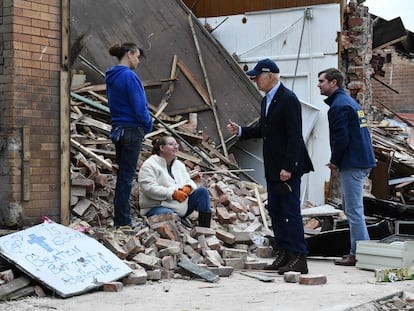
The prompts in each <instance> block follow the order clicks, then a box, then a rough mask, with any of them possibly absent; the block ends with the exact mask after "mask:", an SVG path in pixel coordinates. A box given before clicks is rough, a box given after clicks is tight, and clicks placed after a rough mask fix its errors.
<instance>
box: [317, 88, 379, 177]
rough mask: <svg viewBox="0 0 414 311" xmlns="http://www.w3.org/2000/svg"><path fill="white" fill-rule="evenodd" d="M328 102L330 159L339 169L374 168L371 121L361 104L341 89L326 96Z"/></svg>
mask: <svg viewBox="0 0 414 311" xmlns="http://www.w3.org/2000/svg"><path fill="white" fill-rule="evenodd" d="M325 103H326V104H327V105H328V106H329V107H330V108H329V110H328V119H329V137H330V145H331V160H330V162H331V163H332V164H334V165H336V166H337V167H338V168H339V169H340V170H341V169H346V168H372V167H375V166H376V161H375V155H374V150H373V148H372V142H371V135H370V133H369V130H368V123H367V120H366V118H365V114H364V112H363V111H362V109H361V107H360V106H359V105H358V103H357V102H356V101H355V100H354V99H353V98H352V97H351V96H349V95H348V94H347V93H346V92H345V90H344V89H342V88H339V89H337V90H336V91H335V92H334V93H333V94H331V95H330V96H329V97H328V98H326V99H325Z"/></svg>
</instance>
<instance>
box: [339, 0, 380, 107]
mask: <svg viewBox="0 0 414 311" xmlns="http://www.w3.org/2000/svg"><path fill="white" fill-rule="evenodd" d="M343 29H344V32H343V37H342V38H343V39H342V51H341V60H342V64H341V65H342V69H341V70H342V72H344V73H345V75H346V77H347V80H346V88H347V89H348V90H349V93H350V95H351V96H352V97H353V98H355V99H356V101H357V102H358V103H359V104H360V105H361V107H362V108H363V110H364V111H365V113H367V112H368V111H369V110H370V106H371V102H372V101H371V100H372V87H371V79H370V76H371V75H372V73H373V69H372V67H371V64H370V61H371V55H372V48H371V47H372V25H371V20H370V17H369V14H368V8H367V7H366V6H364V5H358V4H357V2H356V1H350V3H349V5H348V6H347V8H346V10H345V16H344V27H343Z"/></svg>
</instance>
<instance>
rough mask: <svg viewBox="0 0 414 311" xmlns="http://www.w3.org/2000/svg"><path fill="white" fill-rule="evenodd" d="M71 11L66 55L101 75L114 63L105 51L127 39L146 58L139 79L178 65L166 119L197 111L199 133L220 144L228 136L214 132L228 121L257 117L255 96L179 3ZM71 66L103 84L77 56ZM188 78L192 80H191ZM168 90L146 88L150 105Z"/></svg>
mask: <svg viewBox="0 0 414 311" xmlns="http://www.w3.org/2000/svg"><path fill="white" fill-rule="evenodd" d="M70 10H71V41H72V47H71V52H72V53H74V54H76V53H77V54H79V55H81V56H82V59H86V60H88V61H89V62H90V63H92V64H93V65H94V66H96V67H97V68H99V69H100V70H101V71H105V69H106V68H108V67H110V66H113V65H114V64H115V63H116V59H114V58H113V57H112V56H110V55H109V53H108V48H109V47H110V46H111V45H113V44H115V43H122V42H126V41H128V42H131V41H132V42H135V43H137V44H138V45H139V46H142V47H143V49H144V51H145V55H146V57H145V58H144V60H143V61H142V62H141V63H140V65H139V66H138V69H137V72H138V75H139V77H140V78H141V80H158V81H160V80H162V79H167V80H168V78H170V71H171V64H172V61H173V57H174V56H175V55H176V56H177V59H178V62H181V63H180V64H181V65H182V66H179V68H180V69H181V72H180V73H179V74H178V76H177V80H176V81H175V82H174V84H175V85H174V86H175V88H174V92H173V94H172V96H171V97H170V98H169V99H168V106H167V107H166V109H165V110H164V112H165V113H167V114H168V115H175V114H177V113H185V112H198V130H201V131H203V133H205V134H207V135H208V136H209V137H210V138H211V139H212V140H213V141H214V142H216V143H218V144H220V143H221V142H223V140H224V139H227V138H229V137H228V136H229V135H228V134H227V131H224V130H223V132H222V133H221V135H222V137H221V138H222V139H220V134H219V132H220V129H225V125H226V124H227V122H228V119H229V118H231V119H232V120H234V121H235V122H238V123H240V124H249V123H252V122H253V121H254V120H255V119H256V118H258V116H259V110H260V105H259V104H258V102H259V101H260V93H259V92H258V91H257V89H256V88H255V87H254V85H253V84H252V83H251V82H250V81H249V80H248V78H247V77H246V75H245V74H244V72H243V70H241V68H240V67H239V66H238V64H237V63H236V62H235V61H234V59H233V58H232V57H231V56H230V55H229V54H228V53H227V51H226V50H225V49H224V48H223V47H222V46H221V45H220V44H219V43H218V42H217V41H216V40H215V39H214V38H213V37H212V36H211V35H210V34H209V33H208V32H207V31H206V30H205V29H204V27H203V26H202V25H201V24H200V23H199V22H198V20H197V19H196V18H195V17H193V15H192V13H191V12H190V11H189V10H188V9H187V7H186V6H185V5H184V4H183V3H182V2H181V1H180V0H143V1H134V0H126V1H121V2H119V1H106V2H105V4H103V3H102V4H100V5H97V4H96V2H93V1H73V2H71V8H70ZM189 16H191V21H192V22H190V19H189ZM191 23H193V25H194V33H195V36H194V33H193V32H192V30H191V27H190V24H191ZM194 37H195V38H194ZM196 41H198V45H199V51H198V50H197V48H196V44H195V42H196ZM75 56H76V55H75ZM72 58H73V55H72ZM202 63H204V68H205V73H204V72H203V64H202ZM73 68H75V69H83V70H84V71H85V73H86V74H87V76H88V80H90V81H91V82H94V83H103V82H104V80H103V77H102V76H101V75H98V74H96V72H94V71H93V70H91V69H90V66H89V67H88V66H85V65H84V63H83V62H81V60H80V59H79V58H77V59H76V60H75V62H74V66H73ZM183 68H187V69H188V71H189V72H187V75H185V74H183V73H184V71H183V70H182V69H183ZM189 75H190V76H191V75H192V76H193V80H192V81H191V79H190V78H189ZM190 81H191V82H190ZM196 84H199V85H200V86H201V87H200V90H199V92H197V90H196V88H195V87H194V85H196ZM208 84H209V85H210V92H208V95H210V96H204V97H202V96H201V95H200V94H201V93H203V92H204V93H205V94H207V91H208V89H209V88H208ZM168 88H169V83H162V85H161V87H159V88H151V89H147V97H148V101H149V103H150V104H151V105H152V106H153V107H157V106H158V105H159V104H160V103H161V101H162V99H163V98H164V96H165V94H166V92H167V90H168ZM206 90H207V91H206ZM203 98H204V99H203ZM209 99H213V104H215V105H216V107H215V108H216V113H213V112H214V110H213V109H212V108H211V107H212V105H211V103H210V106H208V104H209ZM213 108H214V107H213ZM215 118H217V120H218V122H215V120H216V119H215ZM217 123H219V124H217Z"/></svg>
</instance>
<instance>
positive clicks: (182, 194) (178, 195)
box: [173, 190, 188, 203]
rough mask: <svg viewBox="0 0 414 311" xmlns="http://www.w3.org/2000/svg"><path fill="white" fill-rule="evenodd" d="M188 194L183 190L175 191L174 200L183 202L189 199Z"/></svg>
mask: <svg viewBox="0 0 414 311" xmlns="http://www.w3.org/2000/svg"><path fill="white" fill-rule="evenodd" d="M187 197H188V194H187V193H185V192H184V191H181V190H174V193H173V198H174V200H177V201H178V202H180V203H181V202H183V201H184V200H185V199H187Z"/></svg>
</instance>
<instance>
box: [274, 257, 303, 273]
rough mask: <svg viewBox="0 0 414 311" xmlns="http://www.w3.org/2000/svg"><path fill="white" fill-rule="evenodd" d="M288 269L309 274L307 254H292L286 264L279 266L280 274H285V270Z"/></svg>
mask: <svg viewBox="0 0 414 311" xmlns="http://www.w3.org/2000/svg"><path fill="white" fill-rule="evenodd" d="M288 271H296V272H300V273H301V274H307V273H308V264H307V262H306V255H301V254H296V255H292V257H291V258H290V260H289V262H288V263H287V264H286V265H285V266H283V267H280V268H279V274H280V275H283V274H284V273H285V272H288Z"/></svg>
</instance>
